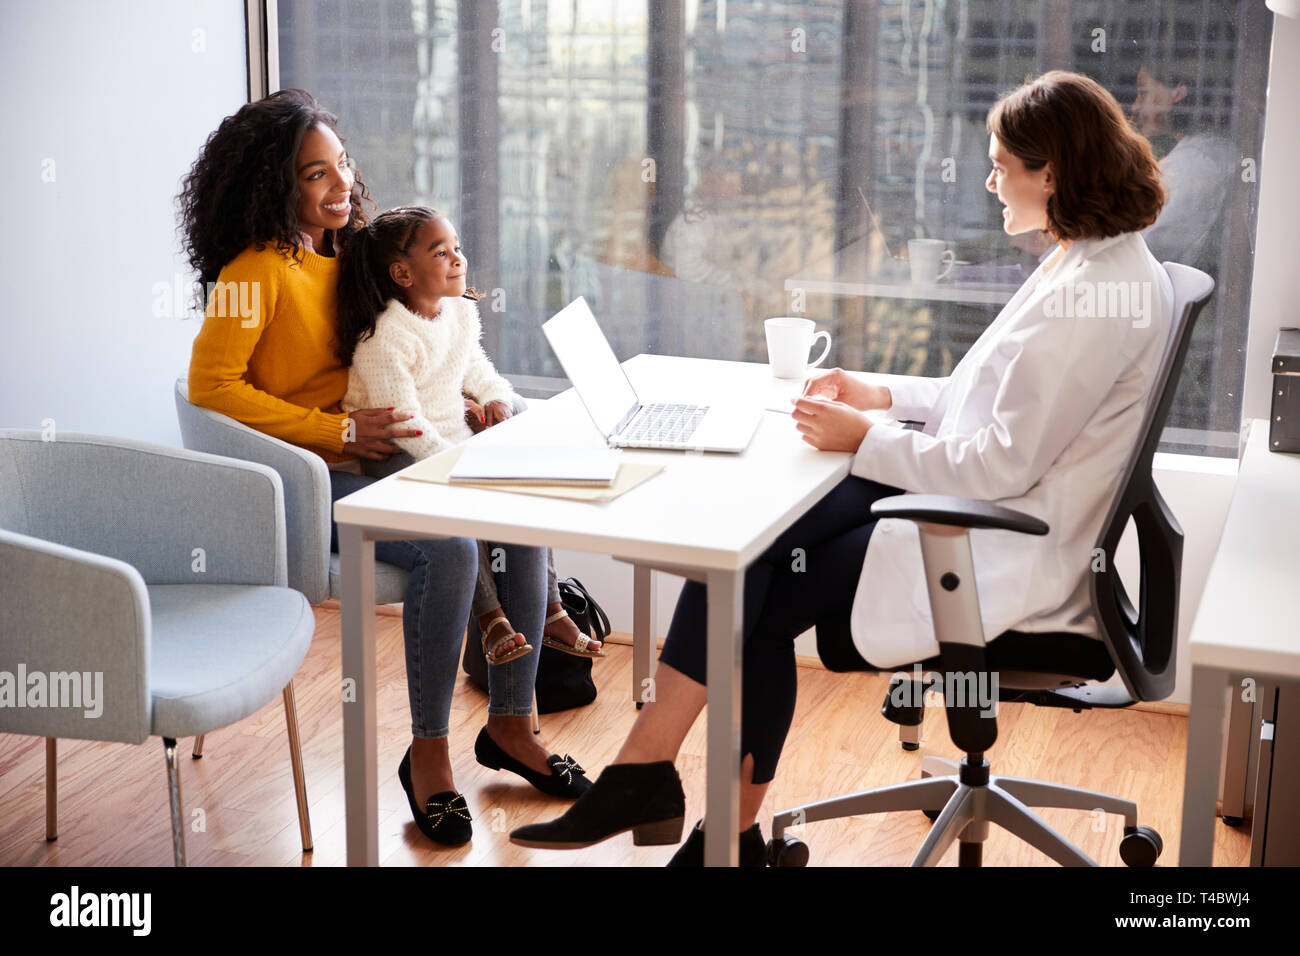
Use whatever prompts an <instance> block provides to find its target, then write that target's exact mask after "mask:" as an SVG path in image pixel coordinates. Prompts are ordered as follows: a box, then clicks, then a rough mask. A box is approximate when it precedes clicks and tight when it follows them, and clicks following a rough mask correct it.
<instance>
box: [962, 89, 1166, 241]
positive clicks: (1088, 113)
mask: <svg viewBox="0 0 1300 956" xmlns="http://www.w3.org/2000/svg"><path fill="white" fill-rule="evenodd" d="M985 126H986V127H987V129H988V131H989V132H990V133H992V134H993V135H994V136H996V137H997V138H998V141H999V142H1001V143H1002V145H1003V146H1004V147H1005V148H1006V149H1007V151H1008V152H1010V153H1011V154H1012V155H1013V156H1015V157H1016V158H1017V159H1019V160H1020V161H1021V162H1022V163H1024V164H1025V168H1026V169H1028V170H1030V171H1037V170H1040V169H1042V168H1043V166H1044V165H1045V164H1046V163H1051V164H1052V171H1053V173H1054V174H1055V181H1056V188H1055V191H1054V192H1053V193H1052V195H1051V196H1049V197H1048V199H1047V231H1048V232H1050V233H1051V234H1052V235H1053V236H1055V237H1056V238H1057V239H1069V240H1073V239H1105V238H1107V237H1109V236H1118V235H1120V234H1121V233H1125V232H1136V231H1138V230H1140V229H1145V228H1146V227H1147V226H1149V225H1151V224H1152V223H1153V222H1155V221H1156V217H1158V216H1159V215H1160V210H1161V208H1162V207H1163V206H1164V204H1165V187H1164V178H1163V176H1162V175H1161V173H1160V167H1159V166H1158V165H1157V164H1156V159H1155V156H1154V155H1153V154H1152V152H1151V145H1150V144H1149V143H1148V142H1147V141H1146V140H1145V139H1144V138H1143V137H1142V136H1141V135H1139V134H1138V133H1137V132H1136V131H1135V130H1133V129H1132V127H1130V126H1129V124H1128V121H1127V120H1126V119H1125V118H1124V113H1123V111H1122V110H1121V109H1120V106H1119V104H1118V103H1117V102H1115V97H1113V96H1111V95H1110V93H1108V92H1107V91H1106V90H1105V89H1103V88H1102V87H1101V86H1100V85H1099V84H1098V83H1097V82H1096V81H1094V80H1091V79H1089V78H1088V77H1086V76H1082V75H1080V74H1078V73H1067V72H1065V71H1063V70H1053V71H1051V72H1050V73H1044V74H1043V75H1042V76H1040V77H1038V78H1037V79H1032V80H1028V81H1026V82H1025V84H1024V85H1023V86H1020V87H1018V88H1016V89H1014V90H1012V91H1011V92H1010V93H1007V94H1005V95H1004V96H1003V97H1002V98H1001V99H999V100H998V101H997V103H995V104H994V105H993V108H992V109H991V110H989V115H988V120H987V122H986V123H985Z"/></svg>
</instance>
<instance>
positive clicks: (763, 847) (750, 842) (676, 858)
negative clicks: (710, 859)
mask: <svg viewBox="0 0 1300 956" xmlns="http://www.w3.org/2000/svg"><path fill="white" fill-rule="evenodd" d="M668 865H669V866H703V865H704V831H703V830H701V829H700V825H699V823H697V824H695V826H694V827H692V828H691V835H690V836H688V837H687V838H686V842H685V843H683V844H682V847H681V849H680V850H678V851H677V852H676V853H674V854H673V858H672V859H671V860H669V861H668ZM740 865H741V866H766V865H767V842H766V841H765V840H764V839H763V831H762V830H760V829H759V828H758V824H757V823H755V824H754V825H753V826H752V827H750V828H749V829H748V830H744V831H742V832H741V834H740Z"/></svg>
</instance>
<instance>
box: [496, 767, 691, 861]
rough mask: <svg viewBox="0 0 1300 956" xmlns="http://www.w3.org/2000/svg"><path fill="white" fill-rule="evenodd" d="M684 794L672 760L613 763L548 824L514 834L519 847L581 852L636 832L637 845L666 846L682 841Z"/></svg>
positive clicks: (684, 808) (633, 838)
mask: <svg viewBox="0 0 1300 956" xmlns="http://www.w3.org/2000/svg"><path fill="white" fill-rule="evenodd" d="M685 816H686V795H685V794H684V793H683V792H682V781H681V778H680V777H678V776H677V770H676V768H675V767H673V764H672V761H671V760H660V761H658V762H657V763H616V764H610V765H609V766H608V767H606V768H605V769H604V770H603V771H602V772H601V774H600V777H599V778H598V779H597V780H596V782H595V784H594V785H593V786H592V788H591V789H590V790H588V791H587V792H586V793H584V794H583V795H582V796H581V797H579V798H578V802H577V803H575V804H574V805H573V806H571V807H569V809H568V812H566V813H565V814H564V816H562V817H560V818H558V819H556V820H552V821H551V822H550V823H533V824H530V825H529V826H526V827H520V828H519V829H518V830H515V831H514V832H513V833H511V834H510V842H511V843H513V844H515V845H516V846H530V847H537V848H539V849H547V850H577V849H580V848H581V847H584V846H591V845H592V844H593V843H599V842H600V841H601V840H604V839H607V838H609V837H612V836H614V835H615V834H617V833H625V832H626V831H628V830H631V831H632V842H633V843H635V844H636V845H637V846H662V845H667V844H673V843H677V842H678V841H680V840H681V838H682V823H683V822H684V818H685Z"/></svg>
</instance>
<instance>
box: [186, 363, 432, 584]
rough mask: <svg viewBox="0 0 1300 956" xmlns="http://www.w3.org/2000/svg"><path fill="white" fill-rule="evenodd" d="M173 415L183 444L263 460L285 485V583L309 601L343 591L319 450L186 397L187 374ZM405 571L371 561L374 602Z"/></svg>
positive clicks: (327, 481) (398, 581)
mask: <svg viewBox="0 0 1300 956" xmlns="http://www.w3.org/2000/svg"><path fill="white" fill-rule="evenodd" d="M175 399H176V417H177V418H178V419H179V421H180V426H181V441H182V442H184V444H185V447H186V448H190V449H193V450H194V451H203V452H207V453H208V454H210V455H224V456H226V457H227V458H238V459H239V460H240V461H254V462H258V463H260V464H263V465H266V466H267V467H268V468H271V469H272V470H273V471H275V472H276V474H278V475H279V476H280V481H281V482H282V483H283V485H284V526H285V534H286V550H287V553H288V560H289V565H288V572H289V587H291V588H293V589H294V590H295V591H301V592H302V593H303V594H304V595H306V597H307V600H308V601H309V602H311V603H312V604H319V603H320V602H321V601H324V600H326V599H327V598H338V596H339V595H340V594H341V593H342V590H343V585H342V578H341V577H340V574H339V556H338V555H337V554H331V553H330V474H329V469H328V468H326V467H325V461H324V459H322V458H321V457H320V455H317V454H315V453H314V452H310V451H307V450H306V449H305V448H299V447H298V446H297V445H291V444H290V443H289V442H287V441H281V440H280V439H278V438H272V437H271V436H270V435H267V434H266V433H265V432H259V431H258V430H257V429H255V428H249V427H248V426H247V425H245V424H243V423H242V422H237V421H235V420H234V419H233V418H230V417H228V416H226V415H222V414H221V413H220V412H214V411H212V410H211V409H210V408H203V407H202V406H199V405H195V404H193V403H191V402H190V399H189V388H188V383H187V380H186V379H185V378H184V377H183V376H182V377H181V378H178V379H177V380H176V391H175ZM407 577H408V575H407V573H406V572H405V571H403V570H402V569H401V568H399V567H397V566H396V565H392V564H385V563H384V562H382V561H376V562H375V603H376V604H397V603H400V602H401V600H402V598H403V596H404V595H405V594H406V579H407Z"/></svg>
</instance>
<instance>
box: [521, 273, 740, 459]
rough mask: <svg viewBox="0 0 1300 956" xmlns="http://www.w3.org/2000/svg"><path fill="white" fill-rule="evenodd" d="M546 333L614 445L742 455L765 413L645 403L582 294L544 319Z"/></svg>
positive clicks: (728, 407)
mask: <svg viewBox="0 0 1300 956" xmlns="http://www.w3.org/2000/svg"><path fill="white" fill-rule="evenodd" d="M542 331H543V332H544V333H545V334H546V340H547V341H548V342H550V343H551V349H552V350H554V352H555V357H556V358H558V359H559V360H560V365H562V366H563V367H564V373H565V374H566V375H568V376H569V381H571V382H572V383H573V387H574V389H575V390H576V391H577V393H578V397H579V398H580V399H582V404H583V405H584V406H586V409H587V414H589V415H590V416H591V420H592V421H593V422H595V424H596V428H597V429H599V430H600V433H601V434H602V435H603V436H605V441H606V443H607V444H608V445H609V446H610V447H611V448H666V449H679V450H683V451H723V452H733V453H738V452H742V451H744V450H745V448H746V447H747V446H748V445H749V441H750V439H751V438H753V437H754V432H755V431H756V430H757V429H758V423H759V420H760V418H761V417H762V414H763V413H762V409H760V408H757V407H752V408H751V407H741V408H737V407H736V406H735V405H726V406H723V405H712V406H710V405H699V404H695V403H693V402H691V401H689V400H687V399H680V400H672V401H659V402H653V403H650V402H642V401H641V398H640V396H639V395H637V392H636V389H635V388H633V387H632V383H631V382H630V381H629V380H628V377H627V373H626V372H624V371H623V366H621V365H619V363H618V359H617V358H615V356H614V350H613V349H612V348H610V347H609V341H608V340H607V339H606V338H605V334H604V333H603V332H601V330H600V326H599V325H597V324H596V317H595V316H594V315H592V314H591V308H590V307H589V306H588V305H587V300H586V299H584V298H582V297H581V296H579V297H578V298H577V299H574V300H573V301H572V302H570V303H569V304H568V305H566V306H565V307H564V308H563V309H561V310H560V311H559V312H557V313H556V314H555V315H554V316H553V317H552V318H551V319H550V320H548V321H547V322H545V323H543V325H542Z"/></svg>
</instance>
